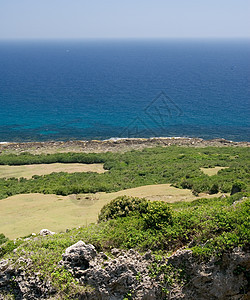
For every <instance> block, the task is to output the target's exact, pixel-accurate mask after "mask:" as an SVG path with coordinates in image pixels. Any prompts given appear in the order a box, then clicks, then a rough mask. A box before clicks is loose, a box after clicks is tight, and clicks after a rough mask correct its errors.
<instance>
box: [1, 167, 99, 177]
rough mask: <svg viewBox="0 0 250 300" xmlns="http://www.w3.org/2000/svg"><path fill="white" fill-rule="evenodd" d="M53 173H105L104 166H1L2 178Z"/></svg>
mask: <svg viewBox="0 0 250 300" xmlns="http://www.w3.org/2000/svg"><path fill="white" fill-rule="evenodd" d="M53 172H67V173H74V172H96V173H104V172H105V170H104V169H103V164H78V163H73V164H63V163H54V164H35V165H23V166H0V177H6V178H10V177H17V178H20V177H24V178H28V179H29V178H31V177H32V176H33V175H46V174H50V173H53Z"/></svg>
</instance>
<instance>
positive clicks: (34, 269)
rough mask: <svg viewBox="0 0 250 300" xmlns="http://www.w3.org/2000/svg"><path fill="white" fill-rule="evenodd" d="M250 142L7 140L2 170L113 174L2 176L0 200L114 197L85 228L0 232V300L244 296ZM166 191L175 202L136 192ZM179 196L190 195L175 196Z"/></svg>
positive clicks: (248, 264)
mask: <svg viewBox="0 0 250 300" xmlns="http://www.w3.org/2000/svg"><path fill="white" fill-rule="evenodd" d="M249 145H250V143H248V142H231V141H226V140H224V139H215V140H210V141H205V140H202V139H198V138H197V139H196V138H154V139H153V138H152V139H118V140H107V141H70V142H44V143H40V142H36V143H6V144H0V151H1V153H0V165H2V166H20V167H22V166H27V165H44V164H51V166H52V165H53V164H54V163H60V164H62V165H63V164H74V163H77V164H102V166H103V169H104V170H105V172H102V173H97V172H95V171H91V172H74V173H68V172H67V168H65V171H64V172H53V173H51V174H44V175H42V174H40V173H39V174H40V175H38V174H33V175H32V176H31V178H30V177H28V178H25V177H15V176H14V177H12V178H7V177H3V178H0V199H5V200H0V203H1V201H11V200H12V197H14V196H15V195H16V196H18V195H24V194H32V193H33V194H34V193H40V194H47V195H51V194H57V195H60V196H61V197H64V196H67V195H68V196H73V198H74V199H75V201H76V202H77V201H79V199H80V200H81V201H85V198H86V199H87V198H88V200H91V199H90V198H91V197H95V195H99V193H105V194H107V195H108V194H110V195H116V198H115V199H111V198H109V200H108V201H107V202H106V204H105V205H104V206H103V208H102V209H101V210H100V211H99V216H98V220H97V222H96V223H93V224H90V225H88V226H84V225H85V224H82V226H80V227H77V228H71V229H67V230H65V231H61V232H56V233H55V232H52V231H50V230H42V231H41V232H40V233H38V232H35V233H32V232H30V234H28V235H26V236H24V237H20V238H17V239H15V240H11V239H9V238H8V237H6V236H5V235H4V233H3V234H0V299H105V300H106V299H107V300H109V299H114V300H116V299H117V300H120V299H123V300H124V299H145V300H146V299H176V300H177V299H185V300H193V299H198V300H204V299H205V300H206V299H207V300H210V299H218V300H224V299H225V300H226V299H232V300H233V299H248V297H249V296H250V294H249V286H250V284H249V278H250V276H249V274H250V273H249V272H250V255H249V250H250V247H249V245H250V243H249V241H250V222H249V221H250V201H249V195H250V180H249V179H250V176H249V170H250V163H249V162H250V152H249ZM34 170H36V169H34ZM60 171H61V170H60ZM34 172H35V171H34ZM161 185H171V186H172V188H175V192H176V193H177V196H176V198H175V201H168V199H169V198H168V197H167V196H168V195H163V194H160V193H158V194H157V193H156V194H154V196H155V198H150V197H144V195H148V194H143V193H145V191H143V192H142V191H141V190H140V192H142V195H143V197H136V196H138V195H133V191H135V190H136V189H134V188H136V187H138V188H139V187H141V188H142V189H143V187H144V186H146V187H150V186H152V190H155V189H156V188H157V187H160V186H161ZM153 187H154V188H153ZM128 189H131V190H130V193H129V194H125V192H124V195H122V191H125V190H128ZM178 190H180V191H183V190H188V191H190V192H191V193H192V195H193V197H194V198H193V199H189V200H188V201H185V199H183V198H180V199H179V200H178ZM164 191H166V193H167V192H168V190H164ZM118 192H119V193H121V194H119V195H118V194H115V193H118ZM111 193H114V194H111ZM34 195H35V194H34ZM84 195H87V196H86V197H85V196H84ZM16 196H15V197H16ZM84 197H85V198H84ZM152 200H154V201H152ZM39 201H41V199H40V200H39ZM90 202H91V201H90ZM90 202H88V203H90ZM40 203H41V202H40ZM61 203H62V205H64V202H63V201H62V202H61ZM32 205H33V204H32ZM81 209H84V206H78V210H81ZM68 212H69V210H68ZM20 213H22V212H21V211H20ZM64 213H65V222H66V223H67V217H66V214H67V210H65V212H64ZM51 217H52V218H53V216H51ZM42 218H43V216H42V215H41V219H42ZM55 218H56V215H55ZM38 222H39V221H38ZM66 226H67V224H66ZM41 229H42V228H41ZM49 229H51V228H49ZM17 230H18V229H17ZM0 232H1V228H0Z"/></svg>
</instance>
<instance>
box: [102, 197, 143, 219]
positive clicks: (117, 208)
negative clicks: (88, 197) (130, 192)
mask: <svg viewBox="0 0 250 300" xmlns="http://www.w3.org/2000/svg"><path fill="white" fill-rule="evenodd" d="M147 208H148V201H147V200H146V199H140V198H136V197H128V196H120V197H117V198H115V199H114V200H112V201H110V203H108V204H106V205H104V206H103V208H102V209H101V212H100V214H99V217H98V222H102V221H107V220H109V219H116V218H118V217H126V216H128V215H129V214H131V213H135V214H139V215H142V214H143V213H146V212H147Z"/></svg>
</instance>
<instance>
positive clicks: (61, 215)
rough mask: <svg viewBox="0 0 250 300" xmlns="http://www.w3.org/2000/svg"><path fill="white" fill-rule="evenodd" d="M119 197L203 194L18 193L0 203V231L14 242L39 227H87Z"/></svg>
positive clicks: (166, 187)
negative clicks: (105, 207) (108, 204)
mask: <svg viewBox="0 0 250 300" xmlns="http://www.w3.org/2000/svg"><path fill="white" fill-rule="evenodd" d="M122 195H127V196H133V197H139V198H146V199H148V200H163V201H166V202H168V203H173V202H176V201H192V200H194V199H198V198H202V197H204V194H202V195H201V196H200V197H195V196H194V195H193V194H192V193H191V191H190V190H188V189H179V188H175V187H172V186H170V184H156V185H147V186H141V187H137V188H131V189H127V190H123V191H119V192H113V193H104V192H103V193H96V194H79V195H69V196H59V195H53V194H49V195H43V194H20V195H15V196H11V197H8V198H7V199H2V200H1V201H0V232H2V233H4V234H5V235H6V236H7V237H9V238H11V239H13V238H17V237H20V236H25V235H28V234H30V233H31V232H35V233H37V232H39V231H40V230H41V229H42V228H48V229H50V230H52V231H55V232H60V231H65V230H66V229H67V228H73V227H78V226H82V225H88V224H90V223H93V222H96V221H97V218H98V214H99V212H100V210H101V208H102V207H103V206H104V205H105V204H107V203H109V202H110V201H111V200H112V199H114V198H116V197H119V196H122ZM218 196H220V194H218ZM206 197H214V195H213V196H212V195H206Z"/></svg>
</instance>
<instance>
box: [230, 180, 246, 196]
mask: <svg viewBox="0 0 250 300" xmlns="http://www.w3.org/2000/svg"><path fill="white" fill-rule="evenodd" d="M245 189H246V185H245V183H243V182H241V181H236V182H235V183H234V184H233V185H232V189H231V195H234V194H236V193H239V192H243V191H244V190H245Z"/></svg>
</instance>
